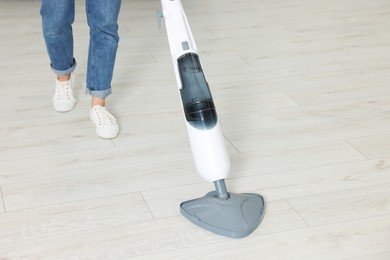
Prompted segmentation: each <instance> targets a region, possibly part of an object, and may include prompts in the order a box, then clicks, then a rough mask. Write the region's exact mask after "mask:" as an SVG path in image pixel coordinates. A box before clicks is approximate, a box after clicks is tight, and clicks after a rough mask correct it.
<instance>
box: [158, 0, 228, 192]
mask: <svg viewBox="0 0 390 260" xmlns="http://www.w3.org/2000/svg"><path fill="white" fill-rule="evenodd" d="M161 4H162V8H163V9H162V11H161V12H158V13H157V20H158V22H159V24H160V21H161V18H162V17H163V18H164V20H165V27H166V31H167V35H168V41H169V47H170V51H171V56H172V61H173V66H174V71H175V76H176V81H177V86H178V88H179V92H180V97H181V101H182V103H183V110H184V115H185V119H186V126H187V132H188V136H189V139H190V144H191V149H192V155H193V158H194V162H195V165H196V169H197V171H198V173H199V174H200V175H201V176H202V177H203V178H204V179H206V180H207V181H209V182H215V184H216V185H217V184H218V187H219V190H222V191H226V188H224V183H223V181H221V180H224V179H226V177H227V176H228V175H229V171H230V160H229V156H228V153H227V150H226V146H225V142H224V138H223V135H222V132H221V128H220V126H219V122H218V117H217V112H216V109H215V106H214V101H213V98H212V96H211V92H210V88H209V86H208V83H207V81H206V78H205V76H204V73H203V70H202V66H201V62H200V58H199V55H198V51H197V47H196V44H195V40H194V38H193V36H192V32H191V29H190V26H189V24H188V21H187V17H186V14H185V12H184V9H183V6H182V4H181V2H180V0H161ZM221 187H222V188H221Z"/></svg>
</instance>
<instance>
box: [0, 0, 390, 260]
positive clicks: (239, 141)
mask: <svg viewBox="0 0 390 260" xmlns="http://www.w3.org/2000/svg"><path fill="white" fill-rule="evenodd" d="M76 2H77V6H76V7H77V17H76V22H75V24H74V34H75V52H76V53H75V56H76V58H77V60H78V68H77V71H76V76H77V84H76V89H75V95H76V96H77V99H78V104H77V106H76V108H75V109H74V110H73V111H72V112H69V113H57V112H55V111H54V109H53V108H52V104H51V98H52V95H53V93H54V75H53V74H52V72H51V71H50V69H49V65H48V64H49V61H48V57H47V54H46V50H45V46H44V42H43V39H42V34H41V24H40V16H39V5H40V4H39V1H38V0H0V35H1V41H0V59H1V63H0V88H1V93H2V99H1V102H0V103H1V104H0V111H1V112H0V114H1V119H0V188H1V189H0V191H1V193H0V259H1V260H5V259H7V260H8V259H29V260H31V259H56V260H58V259H104V260H105V259H136V260H139V259H158V260H160V259H167V260H172V259H245V260H246V259H259V260H260V259H261V260H266V259H272V260H274V259H277V260H285V259H286V260H289V259H298V260H306V259H308V260H314V259H338V260H339V259H342V260H389V259H390V3H389V1H388V0H375V1H367V0H327V1H321V0H276V1H275V0H245V1H244V0H213V1H208V0H202V1H190V0H183V5H184V7H185V8H186V11H187V16H188V18H189V21H190V24H191V27H192V29H193V33H194V36H195V39H196V41H197V45H198V48H199V51H200V57H201V59H202V62H203V67H204V70H205V74H206V77H207V79H208V81H209V83H210V86H211V89H212V93H213V96H214V100H215V102H216V105H217V109H218V113H219V118H220V122H221V126H222V129H223V132H224V135H225V137H226V142H227V145H228V150H229V154H230V157H231V161H232V172H231V175H230V178H229V179H228V180H227V185H228V188H229V189H230V191H232V192H258V193H261V194H262V195H263V196H264V197H265V199H266V203H267V207H266V215H265V218H264V221H263V223H262V224H261V225H260V227H259V228H258V229H257V230H256V231H255V232H254V233H253V234H252V235H250V236H249V237H246V238H243V239H231V238H225V237H221V236H218V235H215V234H213V233H210V232H208V231H205V230H202V229H200V228H198V227H196V226H195V225H193V224H191V223H190V222H189V221H187V220H186V219H185V218H184V217H182V216H181V215H180V212H179V204H180V202H182V201H184V200H188V199H192V198H196V197H201V196H203V195H204V194H205V193H206V192H208V191H210V190H212V189H213V185H212V184H210V183H208V182H206V181H204V180H203V179H202V178H201V177H200V176H199V175H198V174H197V173H196V170H195V168H194V164H193V161H192V157H191V151H190V148H189V143H188V138H187V132H186V129H185V124H184V120H183V118H182V109H181V103H180V101H179V95H178V93H177V87H176V82H175V78H174V73H173V67H172V63H171V60H170V55H169V49H168V43H167V38H166V32H165V29H164V25H163V27H162V29H161V30H160V29H158V27H157V24H156V21H155V17H154V15H155V11H156V10H157V9H159V8H160V2H159V1H158V0H131V1H130V0H129V1H128V0H125V1H123V3H122V12H121V16H120V35H121V41H120V49H119V51H118V56H117V66H116V71H115V79H114V82H113V94H112V96H111V97H110V99H109V101H108V102H109V103H108V106H109V108H110V111H111V112H112V113H113V114H114V115H116V116H117V118H118V121H119V122H120V125H121V133H120V135H119V137H118V138H116V139H114V140H102V139H100V138H98V137H97V136H96V135H95V133H94V129H93V126H92V123H91V122H90V121H89V119H88V113H89V102H90V97H89V96H86V95H84V87H85V70H86V61H87V49H88V37H89V36H88V27H87V25H86V18H85V8H84V1H81V0H79V1H76Z"/></svg>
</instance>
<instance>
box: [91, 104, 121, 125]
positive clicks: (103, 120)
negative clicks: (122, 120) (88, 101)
mask: <svg viewBox="0 0 390 260" xmlns="http://www.w3.org/2000/svg"><path fill="white" fill-rule="evenodd" d="M94 111H95V114H96V117H97V119H98V121H99V122H98V124H99V125H112V124H114V122H115V121H116V119H115V117H114V116H113V115H111V114H110V112H108V111H107V109H106V108H105V107H102V106H95V107H94Z"/></svg>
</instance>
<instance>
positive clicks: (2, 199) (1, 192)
mask: <svg viewBox="0 0 390 260" xmlns="http://www.w3.org/2000/svg"><path fill="white" fill-rule="evenodd" d="M0 196H1V201H2V204H3V210H4V213H6V212H7V208H6V207H5V201H4V195H3V189H2V185H1V184H0Z"/></svg>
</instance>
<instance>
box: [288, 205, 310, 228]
mask: <svg viewBox="0 0 390 260" xmlns="http://www.w3.org/2000/svg"><path fill="white" fill-rule="evenodd" d="M284 201H285V202H286V203H287V204H288V205H289V206H290V207H291V208H292V209H293V210H294V212H295V213H296V214H297V215H298V216H299V218H300V219H301V220H302V221H303V223H305V224H306V225H307V227H308V228H311V227H312V226H311V225H310V224H309V223H308V222H307V221H306V220H305V219H304V218H303V217H302V215H301V214H299V212H298V211H297V209H296V208H295V207H294V206H293V205H291V203H290V202H289V201H288V199H285V200H284Z"/></svg>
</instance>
